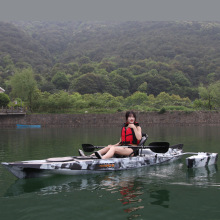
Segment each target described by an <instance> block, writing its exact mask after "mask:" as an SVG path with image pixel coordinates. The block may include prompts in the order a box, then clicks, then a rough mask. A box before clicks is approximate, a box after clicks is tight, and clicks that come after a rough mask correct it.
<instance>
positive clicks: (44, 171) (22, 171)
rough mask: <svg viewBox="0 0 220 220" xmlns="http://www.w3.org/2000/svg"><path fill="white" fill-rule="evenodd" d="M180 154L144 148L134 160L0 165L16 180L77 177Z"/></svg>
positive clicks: (86, 159)
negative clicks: (16, 178) (58, 176)
mask: <svg viewBox="0 0 220 220" xmlns="http://www.w3.org/2000/svg"><path fill="white" fill-rule="evenodd" d="M181 155H183V153H182V145H181V146H180V148H170V149H169V150H168V152H167V153H165V154H162V153H154V152H152V151H151V150H150V149H143V150H142V152H141V154H140V155H138V156H135V157H124V158H116V157H113V158H110V159H97V158H95V157H90V156H85V157H82V156H78V157H77V156H73V157H65V158H64V159H63V160H64V161H62V158H61V159H60V160H61V161H62V162H59V161H57V158H54V162H53V158H49V159H48V160H47V159H45V160H32V161H20V162H11V163H6V162H4V163H2V165H3V166H5V167H6V168H7V169H8V170H9V171H10V172H12V173H13V174H14V175H15V176H16V177H18V178H32V177H40V176H47V175H51V174H63V175H79V174H91V173H102V172H112V171H118V170H128V169H136V168H140V167H144V166H152V165H157V164H161V163H165V162H168V161H171V160H175V159H177V158H179V157H180V156H181ZM67 158H68V159H67Z"/></svg>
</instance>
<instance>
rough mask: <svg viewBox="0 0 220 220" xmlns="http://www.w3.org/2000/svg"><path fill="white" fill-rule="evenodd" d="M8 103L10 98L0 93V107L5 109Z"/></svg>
mask: <svg viewBox="0 0 220 220" xmlns="http://www.w3.org/2000/svg"><path fill="white" fill-rule="evenodd" d="M9 102H10V98H9V96H8V95H7V94H5V93H0V107H2V106H3V107H6V106H7V105H8V104H9Z"/></svg>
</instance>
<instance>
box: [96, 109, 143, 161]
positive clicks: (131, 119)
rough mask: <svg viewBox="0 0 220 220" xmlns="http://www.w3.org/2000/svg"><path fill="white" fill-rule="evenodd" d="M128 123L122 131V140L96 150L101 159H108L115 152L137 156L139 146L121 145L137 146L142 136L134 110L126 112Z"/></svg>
mask: <svg viewBox="0 0 220 220" xmlns="http://www.w3.org/2000/svg"><path fill="white" fill-rule="evenodd" d="M125 118H126V123H125V124H124V126H123V128H122V131H121V139H120V142H119V143H117V144H115V145H108V146H107V147H105V148H103V149H101V150H99V151H96V152H95V155H96V156H97V157H98V158H99V159H107V158H111V157H113V156H114V154H118V155H122V156H137V155H138V148H137V149H135V148H126V147H120V146H123V145H124V146H129V145H131V146H137V145H138V144H139V142H140V140H141V138H142V132H141V127H140V126H139V124H138V123H137V122H136V114H135V113H134V112H133V111H127V112H126V114H125Z"/></svg>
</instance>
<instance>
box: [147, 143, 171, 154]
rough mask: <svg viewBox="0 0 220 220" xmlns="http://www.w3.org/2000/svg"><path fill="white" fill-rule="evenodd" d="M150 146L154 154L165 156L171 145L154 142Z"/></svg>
mask: <svg viewBox="0 0 220 220" xmlns="http://www.w3.org/2000/svg"><path fill="white" fill-rule="evenodd" d="M149 146H150V147H149V148H150V150H151V151H153V152H154V153H161V154H165V153H166V152H167V151H168V150H169V146H170V144H169V143H168V142H152V143H150V144H149Z"/></svg>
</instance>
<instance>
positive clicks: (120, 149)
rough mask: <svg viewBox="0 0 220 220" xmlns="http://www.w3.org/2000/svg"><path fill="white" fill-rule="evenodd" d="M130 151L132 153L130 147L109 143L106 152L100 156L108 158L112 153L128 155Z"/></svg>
mask: <svg viewBox="0 0 220 220" xmlns="http://www.w3.org/2000/svg"><path fill="white" fill-rule="evenodd" d="M99 152H100V151H99ZM131 153H133V150H132V149H131V148H125V147H117V146H114V145H111V147H110V149H109V150H108V152H107V153H106V154H105V155H104V156H102V158H103V159H108V158H111V157H113V156H114V154H119V155H124V156H129V155H130V154H131Z"/></svg>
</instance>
